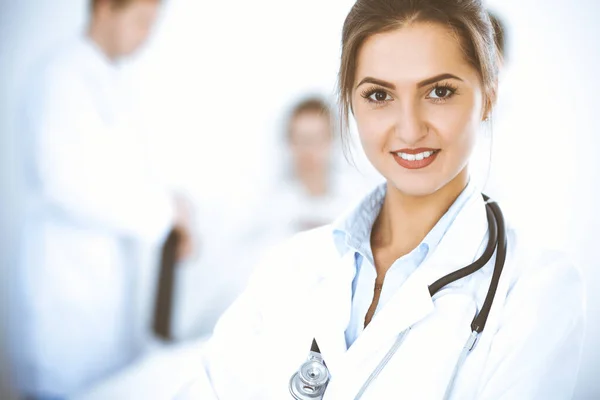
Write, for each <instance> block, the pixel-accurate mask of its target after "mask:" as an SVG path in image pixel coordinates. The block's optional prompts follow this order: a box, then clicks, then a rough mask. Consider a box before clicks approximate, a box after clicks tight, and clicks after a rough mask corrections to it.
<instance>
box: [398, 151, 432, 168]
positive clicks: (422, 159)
mask: <svg viewBox="0 0 600 400" xmlns="http://www.w3.org/2000/svg"><path fill="white" fill-rule="evenodd" d="M440 151H441V150H440V149H402V150H400V151H394V152H392V155H393V156H394V160H396V162H397V163H398V164H399V165H400V166H401V167H404V168H406V169H421V168H425V167H427V166H429V165H430V164H431V163H433V162H434V161H435V159H436V158H437V155H438V154H439V152H440Z"/></svg>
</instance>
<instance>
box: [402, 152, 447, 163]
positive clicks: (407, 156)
mask: <svg viewBox="0 0 600 400" xmlns="http://www.w3.org/2000/svg"><path fill="white" fill-rule="evenodd" d="M438 152H439V150H426V151H423V152H420V153H406V152H402V151H397V152H395V153H394V154H396V155H397V156H398V157H400V158H402V159H403V160H406V161H421V160H424V159H426V158H429V157H431V156H432V155H434V154H436V153H438Z"/></svg>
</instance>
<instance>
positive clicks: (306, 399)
mask: <svg viewBox="0 0 600 400" xmlns="http://www.w3.org/2000/svg"><path fill="white" fill-rule="evenodd" d="M328 383H329V370H328V369H327V367H326V366H325V363H324V361H323V357H322V356H321V354H319V353H317V352H314V351H311V352H310V354H309V356H308V360H307V361H306V362H304V364H302V366H300V368H299V369H298V372H296V373H295V374H294V375H292V378H291V379H290V393H291V394H292V396H293V397H294V399H296V400H311V399H313V400H314V399H321V398H322V397H323V394H324V393H325V389H326V388H327V384H328Z"/></svg>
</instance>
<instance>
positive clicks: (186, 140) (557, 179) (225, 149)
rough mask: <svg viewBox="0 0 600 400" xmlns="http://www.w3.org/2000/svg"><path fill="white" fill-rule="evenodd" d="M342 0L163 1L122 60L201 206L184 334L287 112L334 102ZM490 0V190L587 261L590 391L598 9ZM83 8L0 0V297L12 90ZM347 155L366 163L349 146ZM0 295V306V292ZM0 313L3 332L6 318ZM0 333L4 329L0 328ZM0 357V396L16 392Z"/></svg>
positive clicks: (12, 211)
mask: <svg viewBox="0 0 600 400" xmlns="http://www.w3.org/2000/svg"><path fill="white" fill-rule="evenodd" d="M352 3H353V2H352V1H351V0H331V1H326V2H324V1H322V0H306V1H303V2H285V1H277V0H257V1H252V2H248V1H227V2H203V1H197V0H168V1H166V2H165V7H164V10H163V13H162V15H161V21H160V24H159V26H158V27H157V30H156V32H155V34H154V35H153V38H152V40H151V41H150V43H149V44H148V46H147V48H145V50H144V51H143V52H142V53H141V54H139V55H138V57H136V58H135V59H133V60H131V63H130V64H129V65H128V66H127V73H128V74H129V75H130V82H131V83H132V85H134V86H135V87H136V88H137V97H138V99H139V101H140V107H141V108H142V110H143V111H144V113H145V114H146V117H147V119H148V121H149V122H150V123H151V125H152V126H153V127H154V130H153V132H152V140H153V143H154V147H155V148H156V149H159V150H160V153H159V152H158V151H157V154H156V156H157V163H158V164H159V165H160V166H161V168H162V170H163V171H164V174H165V176H166V178H167V179H168V180H169V181H170V182H171V183H173V184H174V185H176V186H177V187H179V188H181V189H182V190H184V191H185V192H186V193H187V194H188V195H189V196H190V198H192V199H193V200H194V202H195V204H196V206H197V208H198V211H197V214H198V215H197V224H198V230H199V232H200V236H201V238H202V251H203V253H202V257H201V258H200V259H199V260H196V262H195V263H194V262H192V263H190V265H187V266H185V269H184V270H183V272H181V274H180V276H179V283H178V287H179V290H180V293H179V294H178V303H177V304H178V309H177V327H176V330H177V332H179V333H178V334H179V336H180V337H182V338H190V337H194V336H197V335H201V334H205V333H208V332H210V330H211V329H212V325H213V324H214V321H215V320H216V318H218V315H219V314H220V312H222V310H223V309H224V308H225V307H226V306H227V304H228V303H229V302H230V301H231V299H232V298H233V296H234V295H235V293H237V292H238V291H239V290H240V289H241V287H243V284H244V282H245V279H246V277H247V274H248V273H249V270H248V269H247V265H238V266H236V265H237V264H235V263H228V262H227V260H228V258H227V256H228V255H229V256H231V255H230V254H228V253H230V252H231V250H230V249H229V248H228V247H227V244H226V243H227V241H226V240H225V239H224V238H226V237H227V235H228V234H230V233H231V232H232V231H235V227H236V224H237V223H238V221H239V220H243V219H244V218H246V217H247V216H248V215H249V214H251V213H252V210H251V209H249V206H248V205H249V204H255V203H256V201H258V199H260V197H261V195H263V194H264V192H265V191H266V190H267V188H268V187H269V185H271V184H272V183H273V181H275V180H277V179H279V178H280V176H281V174H280V171H281V169H282V168H283V165H284V162H285V157H284V156H282V151H281V148H280V140H281V139H280V137H281V134H282V129H283V128H282V125H283V119H282V118H283V117H284V116H285V113H286V111H287V109H288V108H289V106H290V105H291V104H292V103H293V102H294V101H295V100H297V99H298V98H299V97H301V96H303V95H306V94H314V93H317V94H323V95H325V96H329V98H330V99H333V98H334V97H333V96H334V85H335V79H336V73H337V67H338V61H339V48H340V34H341V27H342V23H343V20H344V18H345V15H346V13H347V12H348V10H349V8H350V7H351V5H352ZM487 4H488V5H489V7H490V8H491V9H492V10H494V11H496V12H497V14H498V15H499V16H500V17H501V18H502V20H503V21H504V23H505V24H506V26H507V52H508V60H507V66H506V71H505V72H504V75H503V77H502V82H501V86H502V88H501V98H500V105H499V108H498V113H497V115H496V117H495V121H494V123H495V125H494V129H493V135H494V140H493V142H494V144H493V145H494V147H493V148H494V156H493V163H494V164H493V167H492V173H491V177H490V179H489V185H488V190H487V191H488V192H489V193H490V194H492V195H493V196H495V197H497V198H498V199H499V200H500V201H501V204H502V205H503V209H506V210H507V214H509V215H510V216H511V217H512V219H513V220H514V221H515V222H516V223H517V224H519V225H521V226H522V227H523V228H524V229H526V230H528V231H529V232H530V233H531V234H533V235H536V236H537V237H538V238H539V239H541V240H543V241H545V242H546V243H548V244H549V245H551V246H554V247H560V248H563V249H565V250H567V251H569V252H571V254H572V256H573V257H574V258H575V259H576V260H577V262H578V263H579V265H580V266H581V267H582V270H583V271H584V274H585V277H586V282H587V288H588V327H587V341H586V347H585V349H584V355H583V362H582V366H581V371H580V380H579V384H578V387H577V391H576V396H575V398H576V399H597V398H600V381H599V380H598V379H597V371H598V370H599V369H600V263H599V262H598V261H597V260H598V258H597V255H596V253H595V251H594V250H596V249H597V247H596V238H598V237H599V236H598V231H599V230H600V213H599V212H597V210H596V209H595V206H596V205H597V204H600V189H598V188H596V185H597V184H598V183H599V182H600V161H599V160H598V158H597V157H596V154H595V152H594V150H595V149H596V148H598V147H600V120H599V119H598V118H597V117H596V114H597V111H596V109H597V107H598V106H597V102H596V100H597V96H598V94H600V80H599V79H598V76H597V73H598V72H597V71H600V47H599V46H598V45H597V43H596V38H598V37H600V27H599V26H598V24H597V21H598V17H600V3H598V2H597V1H596V0H576V1H573V2H565V1H562V0H544V1H542V0H489V1H488V2H487ZM87 7H88V6H87V1H86V0H53V1H39V0H36V1H34V0H20V1H9V0H0V173H1V176H2V188H1V189H2V190H1V192H0V205H1V207H0V227H1V228H2V229H1V231H0V246H2V247H1V248H0V257H1V258H0V261H1V263H0V282H1V286H0V295H2V296H4V297H5V294H6V292H7V290H8V288H9V286H10V284H11V282H10V280H9V274H8V271H9V266H10V265H13V263H14V260H15V254H14V251H12V250H13V249H14V248H15V239H16V238H15V235H14V234H12V233H13V232H15V230H16V228H17V226H18V221H19V220H18V217H19V213H18V210H19V207H18V205H19V204H20V199H19V197H18V195H17V193H18V191H17V188H18V184H19V182H18V178H17V177H18V167H17V165H18V162H17V161H18V160H17V152H16V150H15V149H16V141H17V137H16V129H15V126H14V118H13V116H14V113H15V108H16V99H17V94H18V93H19V91H20V90H21V87H22V85H23V83H24V82H23V80H24V79H25V76H26V74H27V69H28V68H29V67H31V65H32V63H33V62H35V61H36V59H37V58H39V57H40V55H42V54H44V53H45V52H47V51H48V50H49V49H51V48H52V47H53V46H55V45H56V44H57V43H60V42H61V41H62V40H64V39H66V38H68V37H70V36H73V35H74V34H76V33H78V32H80V31H81V30H82V29H83V26H84V23H85V20H86V17H87ZM357 153H358V154H359V153H360V152H359V151H357ZM357 158H358V159H359V162H358V164H359V166H362V162H361V161H360V154H359V155H358V156H357ZM361 168H362V169H361V172H362V174H363V175H364V180H365V181H367V182H371V181H372V180H373V179H374V178H373V177H372V175H371V171H369V170H368V168H366V167H361ZM361 176H362V175H361ZM241 199H244V202H243V203H240V201H241ZM240 204H241V206H240ZM244 207H246V208H244ZM232 268H233V269H232ZM236 268H237V269H236ZM232 276H233V277H234V278H232ZM182 293H183V294H182ZM0 301H1V303H0V304H2V305H3V306H2V314H5V311H6V307H5V306H4V304H6V303H5V301H7V299H5V298H2V299H0ZM140 318H143V317H140ZM1 321H3V325H2V326H4V321H5V319H4V318H2V319H1ZM140 324H143V323H140ZM3 332H5V329H0V335H2V333H3ZM4 336H5V335H2V336H0V339H4ZM3 343H4V342H3ZM2 349H3V350H4V346H2ZM2 354H4V351H3V352H2ZM4 359H5V358H4V357H2V359H1V360H2V361H3V362H2V363H1V364H0V367H1V368H2V369H1V370H0V398H2V399H11V397H10V394H9V393H10V392H9V376H10V371H9V370H8V368H7V367H6V363H5V362H4Z"/></svg>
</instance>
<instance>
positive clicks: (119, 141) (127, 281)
mask: <svg viewBox="0 0 600 400" xmlns="http://www.w3.org/2000/svg"><path fill="white" fill-rule="evenodd" d="M159 6H160V1H159V0H92V1H91V3H90V8H91V15H90V20H89V24H88V26H87V31H86V32H85V34H82V35H81V36H79V37H77V38H75V39H74V40H72V41H71V42H70V43H68V44H66V45H65V46H63V47H61V48H60V49H58V50H57V51H55V52H54V53H52V54H51V55H50V57H48V58H46V59H45V61H44V62H42V63H40V65H39V66H38V68H36V69H35V73H34V74H33V75H32V76H31V79H30V81H29V82H28V84H27V85H28V86H27V90H26V94H25V99H24V101H23V105H22V109H21V112H22V114H21V115H20V116H19V117H20V131H21V136H22V138H23V140H24V146H25V147H24V151H25V157H24V163H25V165H26V177H25V182H26V185H25V186H26V187H25V190H26V199H27V204H26V206H25V209H26V216H25V222H24V226H23V246H22V248H21V255H22V258H21V260H20V261H21V262H20V265H19V266H18V268H16V275H15V277H16V282H15V292H14V294H15V296H16V297H15V301H14V302H13V304H14V307H13V310H12V313H13V314H12V315H13V316H14V318H13V320H12V321H13V322H12V328H13V332H12V339H13V342H12V345H11V351H12V353H13V354H12V356H13V361H14V364H15V376H16V379H17V386H18V387H19V390H20V392H21V394H22V395H23V396H25V398H30V399H62V398H65V397H67V396H69V395H70V394H71V393H74V392H75V391H78V390H81V389H82V388H84V387H87V386H88V385H90V384H92V383H93V382H96V381H98V380H99V379H102V378H103V377H105V376H107V375H108V374H110V373H112V372H114V371H115V370H117V369H119V368H120V367H123V366H124V365H126V364H127V363H128V362H130V361H132V360H133V359H134V358H135V356H136V355H137V353H138V352H139V351H140V349H141V346H140V344H139V343H136V340H135V338H134V337H133V336H134V335H133V334H132V333H133V331H134V329H132V323H133V322H132V321H133V320H134V316H135V315H134V314H135V307H134V292H135V276H136V271H137V270H138V268H141V267H142V265H141V263H140V262H139V257H138V256H139V254H138V252H137V250H138V249H139V248H140V246H141V245H142V244H144V245H147V244H150V245H159V244H160V243H161V242H162V241H163V240H164V238H165V237H166V236H167V234H168V232H170V231H172V230H173V229H175V230H177V231H178V232H179V233H180V236H181V237H182V238H183V241H182V244H181V245H180V247H179V248H178V250H177V252H178V257H180V258H184V257H186V256H187V255H189V253H190V250H191V247H190V243H191V241H190V234H189V232H190V229H189V226H190V223H189V219H190V216H189V211H190V210H189V206H188V205H187V202H186V200H185V199H183V198H182V197H180V196H177V195H175V194H174V193H172V192H171V191H170V190H168V189H167V188H166V187H165V186H164V185H162V184H160V183H159V180H157V179H156V178H155V177H153V175H152V172H151V168H150V163H149V159H148V154H147V153H146V151H145V149H144V134H143V132H140V131H139V129H137V128H136V123H135V122H134V118H133V117H132V115H131V112H130V111H131V110H130V107H131V104H130V102H129V101H128V100H127V97H126V95H125V91H124V90H123V86H122V83H120V82H119V68H118V62H119V61H120V60H122V59H123V58H125V57H126V56H129V55H131V54H132V53H134V52H135V51H136V50H138V49H139V48H140V46H141V45H142V44H143V43H144V42H145V41H146V39H147V38H148V36H149V33H150V31H151V28H152V26H153V24H154V22H155V19H156V16H157V13H158V11H159Z"/></svg>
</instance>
